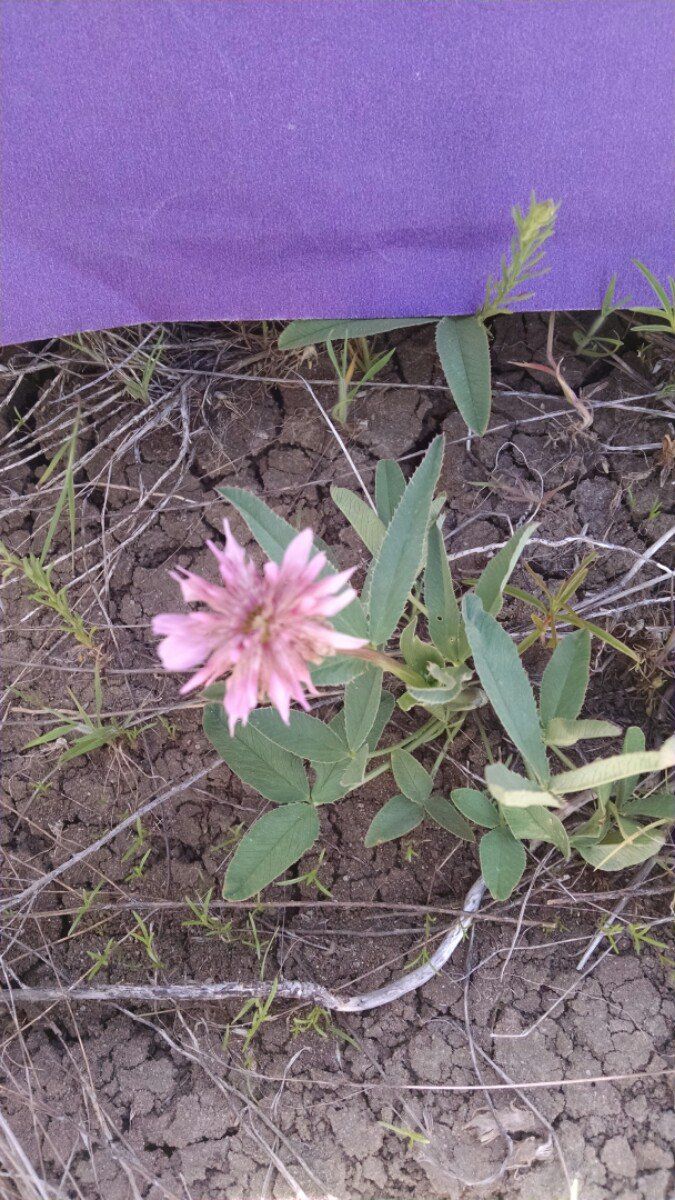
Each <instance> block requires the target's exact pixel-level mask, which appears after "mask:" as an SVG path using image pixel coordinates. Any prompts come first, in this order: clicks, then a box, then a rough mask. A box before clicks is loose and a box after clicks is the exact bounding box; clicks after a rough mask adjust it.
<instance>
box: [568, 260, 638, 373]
mask: <svg viewBox="0 0 675 1200" xmlns="http://www.w3.org/2000/svg"><path fill="white" fill-rule="evenodd" d="M615 292H616V275H612V278H611V279H610V281H609V286H608V288H607V291H606V292H605V294H604V296H603V298H602V306H601V308H600V312H599V313H598V315H597V316H596V317H595V318H594V319H593V321H592V322H591V324H590V326H589V328H588V329H587V330H586V332H585V333H582V332H581V331H580V330H578V329H577V330H575V333H574V341H575V344H576V348H577V353H578V354H585V355H586V356H587V357H588V358H604V357H605V356H606V355H608V354H616V353H617V352H618V351H619V350H620V349H621V346H622V341H621V338H620V337H618V336H617V335H616V334H610V335H609V336H605V337H601V336H600V330H601V329H602V327H603V325H604V324H605V323H606V322H607V321H608V320H609V318H610V317H612V316H614V314H615V313H617V312H620V311H621V309H625V308H627V307H628V305H629V303H630V296H622V297H621V298H620V299H619V300H615V298H614V296H615Z"/></svg>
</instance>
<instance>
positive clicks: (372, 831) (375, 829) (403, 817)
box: [365, 796, 424, 848]
mask: <svg viewBox="0 0 675 1200" xmlns="http://www.w3.org/2000/svg"><path fill="white" fill-rule="evenodd" d="M423 820H424V809H423V808H421V807H420V805H419V804H415V803H413V801H412V800H409V799H408V797H407V796H392V798H391V800H387V803H386V804H385V805H383V807H382V808H381V809H380V811H379V812H378V813H376V814H375V816H374V817H373V819H372V821H371V823H370V826H369V827H368V832H367V833H366V837H365V845H366V846H368V848H370V847H372V846H381V845H382V843H383V842H391V841H393V840H394V838H399V837H403V835H404V834H405V833H410V831H411V830H412V829H416V828H417V826H418V825H419V824H420V822H421V821H423Z"/></svg>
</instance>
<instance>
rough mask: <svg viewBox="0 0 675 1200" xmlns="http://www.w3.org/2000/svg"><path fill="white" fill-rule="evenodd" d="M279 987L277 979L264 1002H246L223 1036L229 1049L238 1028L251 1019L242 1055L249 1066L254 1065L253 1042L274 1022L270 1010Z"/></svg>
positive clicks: (253, 1000) (252, 1000) (253, 999)
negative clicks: (251, 1053) (233, 1033)
mask: <svg viewBox="0 0 675 1200" xmlns="http://www.w3.org/2000/svg"><path fill="white" fill-rule="evenodd" d="M278 987H279V980H278V979H275V980H274V981H273V983H272V986H271V988H270V990H269V993H268V995H267V996H266V997H265V999H264V1000H262V999H260V998H258V997H255V998H252V999H250V1000H246V1001H245V1002H244V1003H243V1004H242V1006H241V1008H240V1009H239V1012H238V1013H237V1015H236V1016H235V1017H233V1018H232V1020H231V1021H230V1023H229V1025H228V1027H227V1029H226V1031H225V1034H224V1035H223V1049H227V1047H228V1045H229V1042H230V1038H231V1036H232V1032H233V1031H234V1030H235V1029H236V1028H238V1027H240V1026H241V1025H242V1023H243V1021H244V1019H245V1018H246V1017H248V1018H249V1022H248V1026H247V1028H246V1033H245V1035H244V1040H243V1042H242V1054H243V1058H244V1062H245V1063H246V1065H247V1066H251V1065H252V1060H251V1056H250V1053H249V1051H250V1048H251V1043H252V1042H253V1040H254V1038H256V1037H257V1035H258V1034H259V1033H260V1030H261V1029H262V1028H263V1026H264V1025H265V1024H267V1022H268V1021H272V1020H273V1019H274V1018H273V1017H271V1016H270V1010H271V1008H272V1005H273V1003H274V997H275V996H276V994H277V989H278Z"/></svg>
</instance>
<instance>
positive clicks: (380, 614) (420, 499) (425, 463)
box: [370, 437, 443, 645]
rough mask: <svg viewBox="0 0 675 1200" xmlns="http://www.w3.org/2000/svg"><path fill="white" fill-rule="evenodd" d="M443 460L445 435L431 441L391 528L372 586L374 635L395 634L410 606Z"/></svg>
mask: <svg viewBox="0 0 675 1200" xmlns="http://www.w3.org/2000/svg"><path fill="white" fill-rule="evenodd" d="M442 460H443V438H442V437H437V438H435V439H434V441H433V442H432V443H431V446H430V447H429V449H428V450H427V453H426V454H425V456H424V458H423V459H422V462H421V463H420V465H419V467H418V468H417V470H416V471H415V474H414V475H413V477H412V479H411V480H410V483H409V484H408V485H407V487H406V489H405V492H404V493H403V496H402V498H401V500H400V503H399V505H398V508H397V509H396V511H395V513H394V515H393V517H392V519H391V522H390V524H389V526H388V528H387V532H386V534H385V538H384V541H383V543H382V549H381V550H380V555H379V558H378V559H377V560H376V562H375V565H374V567H373V573H372V582H371V587H370V636H371V640H372V641H373V642H374V643H375V645H381V644H382V643H383V642H386V641H387V640H388V638H390V637H391V635H392V633H393V632H394V630H395V628H396V626H397V625H398V622H399V620H400V619H401V614H402V613H403V610H404V608H405V606H406V602H407V599H408V596H409V594H410V589H411V588H412V586H413V584H414V582H415V580H416V578H417V576H418V574H419V571H420V569H421V566H422V563H423V561H424V554H425V551H426V540H427V528H428V525H429V517H430V513H431V502H432V500H433V495H434V489H435V487H436V483H437V482H438V476H439V473H440V469H441V462H442Z"/></svg>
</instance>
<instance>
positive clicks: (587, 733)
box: [546, 717, 621, 746]
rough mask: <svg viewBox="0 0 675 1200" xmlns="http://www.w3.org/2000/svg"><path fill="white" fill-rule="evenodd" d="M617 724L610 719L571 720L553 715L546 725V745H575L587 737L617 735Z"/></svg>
mask: <svg viewBox="0 0 675 1200" xmlns="http://www.w3.org/2000/svg"><path fill="white" fill-rule="evenodd" d="M620 733H621V728H620V726H619V725H615V724H614V723H613V722H612V721H592V720H590V719H589V720H585V721H571V720H569V719H568V718H567V717H554V718H553V720H552V721H549V723H548V725H547V726H546V744H547V745H548V746H576V744H577V742H582V741H584V740H586V739H587V738H606V737H617V736H618V734H620Z"/></svg>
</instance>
